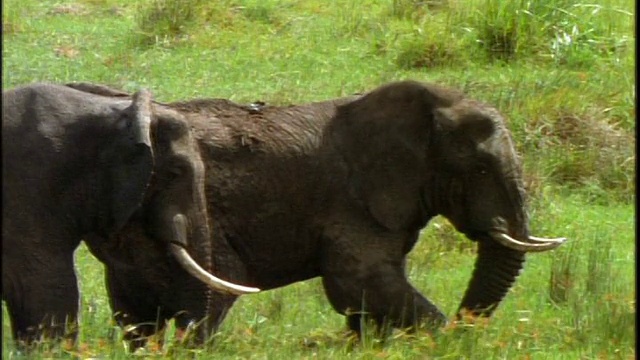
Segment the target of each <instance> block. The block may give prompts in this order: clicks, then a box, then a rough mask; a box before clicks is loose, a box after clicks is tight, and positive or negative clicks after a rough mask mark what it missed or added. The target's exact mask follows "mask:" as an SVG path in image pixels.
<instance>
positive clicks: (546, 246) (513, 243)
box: [489, 231, 566, 252]
mask: <svg viewBox="0 0 640 360" xmlns="http://www.w3.org/2000/svg"><path fill="white" fill-rule="evenodd" d="M489 234H490V235H491V238H493V240H495V241H497V242H498V243H500V244H501V245H503V246H506V247H508V248H510V249H513V250H517V251H522V252H541V251H548V250H552V249H555V248H557V247H558V246H560V245H562V244H563V243H564V242H565V241H566V239H565V238H558V239H548V240H547V241H544V240H545V239H542V238H536V237H534V238H533V240H534V241H535V243H525V242H522V241H519V240H516V239H514V238H512V237H511V236H509V235H507V234H505V233H503V232H498V231H493V232H490V233H489Z"/></svg>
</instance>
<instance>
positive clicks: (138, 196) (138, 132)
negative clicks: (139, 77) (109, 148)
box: [110, 90, 153, 230]
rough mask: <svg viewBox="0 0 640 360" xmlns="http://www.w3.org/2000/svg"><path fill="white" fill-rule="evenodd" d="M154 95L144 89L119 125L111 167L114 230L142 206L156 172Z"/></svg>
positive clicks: (121, 225)
mask: <svg viewBox="0 0 640 360" xmlns="http://www.w3.org/2000/svg"><path fill="white" fill-rule="evenodd" d="M151 111H152V108H151V94H150V93H149V92H148V91H147V90H141V91H139V92H137V93H135V94H134V95H133V100H132V102H131V105H130V106H129V107H128V108H126V109H124V110H123V111H122V112H121V114H120V117H119V119H118V120H117V123H116V126H117V127H118V129H119V132H118V134H119V138H118V139H117V140H116V144H117V145H115V146H116V148H115V149H113V150H115V151H116V154H115V156H114V157H113V158H112V162H113V163H112V164H111V167H110V184H111V186H112V192H111V195H112V199H111V214H112V219H113V229H114V230H118V229H121V228H122V227H123V226H124V225H125V223H126V222H127V221H128V220H129V218H130V217H131V215H132V214H133V213H134V212H135V211H136V210H137V209H138V207H139V206H140V204H141V202H142V200H143V198H144V196H145V193H146V190H147V187H148V185H149V181H150V179H151V174H152V171H153V147H152V144H151V115H152V114H151Z"/></svg>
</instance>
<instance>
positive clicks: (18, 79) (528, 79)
mask: <svg viewBox="0 0 640 360" xmlns="http://www.w3.org/2000/svg"><path fill="white" fill-rule="evenodd" d="M633 12H634V3H633V2H631V1H629V0H603V1H600V2H599V3H598V4H593V3H574V2H570V1H566V0H555V1H551V2H530V1H511V2H503V1H497V0H472V1H464V2H458V1H446V0H439V1H417V0H388V1H373V0H370V1H355V0H341V1H338V0H334V1H320V0H299V1H289V2H280V1H275V0H264V1H258V0H236V1H231V0H224V1H217V2H208V1H201V0H147V1H139V2H126V1H123V0H76V1H69V0H62V1H61V0H56V1H53V0H47V1H35V0H24V1H18V0H8V1H4V2H3V14H2V16H3V18H2V28H3V49H2V51H3V53H2V55H3V57H2V66H3V77H2V86H3V88H9V87H13V86H17V85H20V84H25V83H29V82H34V81H54V82H66V81H91V82H99V83H105V84H110V85H112V86H115V87H121V88H124V89H126V90H136V89H137V88H139V87H148V88H150V89H151V90H152V91H153V93H154V95H155V96H156V98H158V99H160V100H163V101H171V100H178V99H188V98H193V97H222V98H229V99H232V100H234V101H239V102H250V101H255V100H263V101H266V102H268V103H275V104H288V103H299V102H303V101H314V100H322V99H328V98H332V97H337V96H342V95H347V94H352V93H355V92H362V91H366V90H369V89H372V88H374V87H376V86H378V85H380V84H382V83H384V82H387V81H391V80H399V79H407V78H411V79H417V80H422V81H434V82H439V83H442V84H445V85H449V86H453V87H457V88H460V89H463V90H464V91H466V92H467V93H468V94H469V95H470V96H472V97H475V98H477V99H479V100H483V101H486V102H489V103H492V104H494V105H496V106H497V107H498V108H499V109H501V111H502V112H503V113H504V114H505V115H507V117H508V118H509V127H510V128H511V130H512V132H513V134H514V138H515V140H516V143H517V146H518V149H519V150H520V152H521V154H522V155H523V159H524V163H525V173H526V179H525V180H526V185H527V188H528V190H529V193H530V198H531V217H532V230H533V231H534V232H535V233H536V234H538V235H541V236H566V237H568V238H569V239H570V242H569V243H568V244H567V245H565V246H563V247H562V248H561V249H559V250H557V251H554V252H552V253H545V254H533V255H531V256H529V258H528V261H527V265H526V268H525V271H524V272H523V274H522V276H521V277H520V278H519V280H518V282H517V283H516V285H515V287H514V288H513V290H512V291H511V293H510V294H509V295H508V296H507V298H506V300H505V301H504V302H503V304H501V306H500V308H499V309H498V311H497V312H496V314H495V317H494V318H492V320H491V322H490V325H489V326H488V327H484V326H481V327H478V328H473V329H470V330H469V331H462V332H461V331H458V330H454V329H452V330H447V331H445V332H444V333H443V334H441V335H440V336H439V337H438V338H436V339H431V338H429V337H427V336H426V335H408V334H402V333H399V332H396V333H394V334H393V335H392V338H391V339H389V340H388V341H386V342H385V343H384V344H381V343H380V342H379V341H378V340H375V339H373V338H372V337H365V340H364V341H363V342H362V343H361V344H358V345H356V344H353V343H352V342H351V341H350V340H349V339H348V338H347V337H346V336H345V335H344V329H345V327H344V321H343V319H342V317H341V316H339V315H337V314H336V313H335V312H333V310H332V309H331V307H330V306H329V304H328V302H327V301H326V300H325V298H324V295H323V293H322V290H321V286H320V284H319V283H318V281H317V280H313V281H308V282H305V283H300V284H295V285H292V286H289V287H286V288H283V289H279V290H275V291H270V292H266V293H263V294H259V295H253V296H247V297H243V298H242V299H241V300H240V301H239V302H238V303H237V304H236V306H235V307H234V308H233V310H232V311H231V313H230V315H229V318H228V319H227V320H226V321H225V323H224V325H223V328H222V330H221V332H220V333H219V334H218V335H217V338H216V343H215V346H214V348H213V349H204V350H187V349H184V348H183V347H181V346H180V345H179V344H174V343H171V342H169V343H168V344H167V345H166V346H165V348H164V349H162V350H161V351H160V352H159V353H154V354H151V355H150V356H158V357H162V356H165V357H171V356H173V357H176V358H179V357H183V356H186V355H188V353H192V354H191V355H195V356H196V357H198V358H209V357H211V358H213V357H217V358H219V357H222V358H269V359H270V358H283V357H289V358H312V357H316V358H364V359H368V358H386V359H399V358H403V359H404V358H416V359H423V358H442V359H450V358H454V359H458V358H469V359H486V358H504V359H526V358H531V359H547V358H552V359H596V358H614V359H615V358H620V359H627V358H632V357H633V356H634V355H635V350H634V346H635V341H634V332H635V327H634V318H635V282H634V254H635V244H634V222H633V220H634V208H633V205H632V204H633V202H634V200H635V161H636V160H635V151H634V148H635V135H634V134H635V108H634V99H635V96H636V94H635V82H634V64H635V57H634V51H633V50H634V46H635V34H634V26H633V20H634V14H633ZM473 260H474V254H473V247H472V244H471V243H470V242H469V241H467V240H465V239H464V238H463V236H461V235H460V234H457V233H455V231H453V230H452V228H451V226H450V225H449V224H448V223H447V222H446V221H444V220H442V219H438V220H437V221H435V222H434V223H432V224H431V225H430V226H429V227H427V228H426V229H425V231H424V234H423V239H421V241H420V243H419V245H418V246H417V248H416V249H415V250H414V251H413V252H412V254H411V258H410V263H409V275H410V278H411V279H412V282H413V283H414V284H415V285H416V287H417V288H419V289H420V290H421V291H423V292H424V293H425V294H426V295H427V296H428V297H429V298H430V299H432V300H433V301H434V302H435V303H436V304H438V305H439V306H440V307H441V308H442V309H443V310H444V311H445V312H446V313H447V314H450V315H451V314H453V313H454V312H455V310H456V307H457V305H458V302H459V299H460V298H461V296H462V291H463V290H464V288H465V286H466V283H467V281H468V279H469V276H470V272H471V267H472V264H473ZM77 263H78V268H79V273H80V275H81V281H82V292H83V297H82V308H83V313H82V325H81V326H82V327H81V335H80V346H79V348H78V349H76V350H73V351H75V352H77V354H76V355H74V354H73V351H68V350H65V349H64V348H62V347H53V348H52V349H49V350H42V352H41V355H42V357H54V358H55V357H63V358H64V357H68V358H72V357H74V356H76V357H81V358H87V357H99V358H125V357H127V355H126V351H125V349H124V346H123V344H122V342H121V341H120V337H121V335H122V332H121V330H120V329H118V328H117V327H115V326H114V325H113V324H112V323H111V322H110V320H109V318H110V311H109V308H108V302H107V300H106V297H105V292H104V285H103V275H102V268H101V266H100V265H99V263H97V262H96V261H95V260H94V259H93V258H91V256H90V255H89V254H88V252H87V251H86V249H85V248H84V247H82V248H80V249H79V250H78V252H77ZM3 310H4V306H3ZM8 326H9V324H8V319H7V316H6V310H4V316H3V329H4V333H3V358H7V359H8V358H12V357H15V356H16V355H15V349H14V348H13V344H12V341H11V339H10V333H9V331H8ZM169 335H171V334H169ZM147 350H148V351H149V352H150V353H153V347H152V346H150V347H149V349H147Z"/></svg>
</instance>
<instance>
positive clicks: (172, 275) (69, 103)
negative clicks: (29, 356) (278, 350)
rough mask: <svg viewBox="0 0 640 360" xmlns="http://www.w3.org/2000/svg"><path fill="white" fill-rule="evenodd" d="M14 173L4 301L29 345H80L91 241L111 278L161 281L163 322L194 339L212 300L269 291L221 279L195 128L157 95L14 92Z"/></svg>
mask: <svg viewBox="0 0 640 360" xmlns="http://www.w3.org/2000/svg"><path fill="white" fill-rule="evenodd" d="M2 164H3V173H2V220H3V221H2V223H3V226H2V299H3V300H4V301H5V302H6V305H7V309H8V312H9V316H10V319H11V326H12V333H13V337H14V339H16V340H17V341H18V342H19V343H21V344H31V343H32V342H34V341H35V340H38V339H40V338H42V337H44V338H61V337H65V336H66V337H68V338H70V339H75V337H76V333H77V312H78V301H79V293H78V285H77V279H76V273H75V271H74V264H73V252H74V250H75V249H76V248H77V246H78V245H79V243H80V241H81V240H84V241H85V242H86V243H87V245H88V247H89V249H90V250H91V251H92V253H93V254H95V255H96V256H97V257H98V259H100V260H101V261H102V262H103V263H105V264H107V265H108V267H109V268H112V269H135V270H136V272H137V274H138V276H141V277H143V278H145V279H153V281H150V282H151V283H153V284H154V286H151V287H147V288H146V289H145V291H146V293H145V295H144V296H146V297H147V298H150V299H160V300H158V302H161V303H162V304H163V306H158V307H155V308H153V309H152V310H150V311H151V312H153V314H154V318H153V319H154V320H155V318H156V316H157V315H158V314H161V316H163V317H165V318H170V317H174V316H175V317H176V321H177V324H178V326H179V327H182V328H186V326H188V324H190V323H192V322H198V321H201V320H202V319H203V318H204V317H206V315H207V309H208V308H209V306H210V299H211V297H212V295H211V293H212V291H214V290H215V291H221V292H228V293H232V294H234V295H240V294H245V293H252V292H256V291H258V289H255V288H250V287H243V286H240V285H235V284H232V283H228V282H226V281H224V280H221V279H219V278H217V277H215V276H213V275H212V274H211V273H210V271H211V267H212V262H211V254H212V251H211V241H210V237H211V235H210V226H209V220H208V215H207V209H206V199H205V189H204V182H205V167H204V163H203V162H202V158H201V154H200V150H199V147H198V144H197V142H196V140H195V138H194V137H193V136H192V134H191V131H190V129H189V125H188V123H186V122H185V119H184V117H183V116H182V115H181V114H180V113H178V112H176V111H171V110H170V109H162V108H155V107H154V106H153V101H152V99H151V94H150V93H149V92H148V91H146V90H142V91H140V92H137V93H136V94H134V95H133V96H132V97H131V96H128V95H127V96H119V95H118V94H117V93H114V92H112V90H111V89H109V88H106V87H102V86H98V85H87V84H75V85H74V84H70V85H69V86H63V85H55V84H45V83H38V84H31V85H27V86H22V87H18V88H14V89H11V90H8V91H5V92H3V94H2ZM127 241H130V243H126V242H127ZM136 246H137V247H136ZM141 253H144V255H145V256H144V260H145V261H140V259H141V256H140V254H141ZM212 289H213V290H212ZM154 301H155V300H154ZM140 320H147V319H140ZM146 331H147V332H149V331H151V330H146ZM154 331H155V330H154ZM142 332H144V331H142ZM138 335H139V334H134V333H132V334H129V337H131V338H133V337H135V336H138ZM202 336H203V337H205V336H206V334H203V335H202Z"/></svg>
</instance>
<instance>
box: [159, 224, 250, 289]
mask: <svg viewBox="0 0 640 360" xmlns="http://www.w3.org/2000/svg"><path fill="white" fill-rule="evenodd" d="M173 236H174V241H176V242H177V244H176V243H172V244H170V245H169V247H170V250H171V254H172V255H173V257H174V258H175V259H176V260H177V261H178V263H179V264H180V265H181V266H182V267H183V268H184V269H185V270H186V271H187V272H188V273H189V274H191V275H192V276H193V277H195V278H196V279H198V280H200V281H202V282H203V283H204V284H205V285H207V286H209V287H211V288H212V289H214V290H217V291H221V292H225V293H229V294H232V295H244V294H255V293H257V292H260V289H258V288H254V287H248V286H242V285H237V284H233V283H230V282H228V281H225V280H222V279H220V278H217V277H216V276H214V275H212V274H210V273H209V272H207V271H206V270H205V269H203V268H202V267H201V266H200V265H198V263H197V262H196V261H195V260H193V258H192V257H191V256H190V255H189V253H188V252H187V250H185V248H184V247H182V246H181V245H178V244H186V243H187V218H186V216H184V215H182V214H177V215H175V216H174V217H173Z"/></svg>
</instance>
